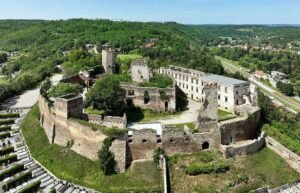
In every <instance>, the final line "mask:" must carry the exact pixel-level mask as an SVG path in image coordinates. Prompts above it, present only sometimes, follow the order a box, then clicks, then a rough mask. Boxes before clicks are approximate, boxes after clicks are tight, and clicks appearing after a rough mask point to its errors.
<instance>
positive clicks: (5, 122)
mask: <svg viewBox="0 0 300 193" xmlns="http://www.w3.org/2000/svg"><path fill="white" fill-rule="evenodd" d="M14 123H15V120H14V119H7V120H0V125H11V124H14Z"/></svg>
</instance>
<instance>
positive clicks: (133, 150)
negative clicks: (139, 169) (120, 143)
mask: <svg viewBox="0 0 300 193" xmlns="http://www.w3.org/2000/svg"><path fill="white" fill-rule="evenodd" d="M131 131H132V136H128V146H129V151H130V157H131V160H138V159H152V155H153V151H154V150H155V149H156V148H158V147H161V148H163V149H164V150H165V152H166V153H167V154H168V155H173V154H176V153H195V152H198V151H201V150H203V149H218V148H219V145H220V142H219V141H220V135H219V133H218V130H213V131H211V132H205V133H196V134H191V133H186V132H185V131H184V130H182V129H177V128H165V129H164V130H163V132H162V135H161V136H160V135H157V133H156V130H153V129H143V130H134V129H132V130H131ZM204 144H208V146H207V147H205V146H204Z"/></svg>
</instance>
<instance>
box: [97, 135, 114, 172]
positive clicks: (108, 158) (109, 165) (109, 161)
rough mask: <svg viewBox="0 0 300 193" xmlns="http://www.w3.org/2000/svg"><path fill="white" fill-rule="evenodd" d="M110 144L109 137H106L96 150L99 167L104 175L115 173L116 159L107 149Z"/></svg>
mask: <svg viewBox="0 0 300 193" xmlns="http://www.w3.org/2000/svg"><path fill="white" fill-rule="evenodd" d="M111 144H112V139H111V138H106V139H105V140H104V141H103V145H102V147H101V149H100V151H99V152H98V157H99V163H100V169H101V170H102V171H103V173H104V175H111V174H114V173H116V171H115V167H116V161H115V157H114V154H113V153H112V152H111V151H110V150H109V147H110V146H111Z"/></svg>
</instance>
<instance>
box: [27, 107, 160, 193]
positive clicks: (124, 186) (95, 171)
mask: <svg viewBox="0 0 300 193" xmlns="http://www.w3.org/2000/svg"><path fill="white" fill-rule="evenodd" d="M38 117H39V110H38V107H37V106H35V107H34V108H33V109H32V110H31V111H30V112H29V113H28V114H27V116H26V118H25V119H24V120H23V122H22V125H21V129H22V133H23V135H24V137H25V140H26V143H27V145H28V147H29V149H30V152H31V154H32V156H33V157H34V158H35V159H37V160H38V161H39V162H40V163H41V164H43V165H44V166H45V167H46V168H47V169H49V170H50V171H51V172H52V173H53V174H54V175H56V176H57V177H58V178H61V179H63V180H67V181H69V182H73V183H76V184H80V185H82V186H86V187H90V188H93V189H95V190H98V191H100V192H109V193H121V192H122V193H123V192H130V191H145V192H147V191H150V190H161V189H162V186H163V185H162V177H161V172H160V170H158V169H157V168H156V166H155V165H154V164H153V163H152V162H151V161H150V162H143V163H140V164H137V165H135V167H134V168H133V169H128V170H127V171H126V172H125V173H122V174H117V175H112V176H104V175H103V174H102V172H101V171H100V169H99V166H98V162H97V161H91V160H89V159H87V158H85V157H83V156H80V155H79V154H77V153H75V152H73V151H72V150H70V149H68V148H65V147H61V146H58V145H51V144H49V143H48V138H47V136H46V134H45V132H44V130H43V128H41V127H40V126H39V121H38Z"/></svg>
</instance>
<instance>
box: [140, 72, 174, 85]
mask: <svg viewBox="0 0 300 193" xmlns="http://www.w3.org/2000/svg"><path fill="white" fill-rule="evenodd" d="M172 85H173V81H172V79H171V78H170V77H168V76H166V75H161V74H157V75H154V76H153V78H151V79H150V81H149V82H143V83H140V84H139V86H141V87H157V88H167V87H171V86H172Z"/></svg>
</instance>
